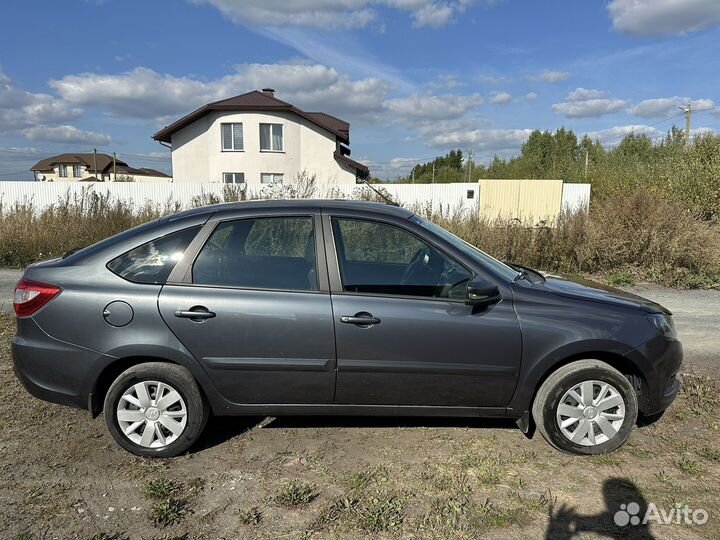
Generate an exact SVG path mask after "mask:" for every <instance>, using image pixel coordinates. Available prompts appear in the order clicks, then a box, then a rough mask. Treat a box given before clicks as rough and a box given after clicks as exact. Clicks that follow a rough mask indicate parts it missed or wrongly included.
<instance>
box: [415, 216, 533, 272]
mask: <svg viewBox="0 0 720 540" xmlns="http://www.w3.org/2000/svg"><path fill="white" fill-rule="evenodd" d="M410 220H411V221H413V222H415V223H417V224H418V225H421V226H423V227H425V228H426V229H427V230H429V231H431V232H433V233H435V234H437V235H438V236H440V237H442V238H443V239H444V240H446V241H447V242H449V243H451V244H452V245H453V246H455V247H456V248H458V249H459V250H460V251H462V252H463V253H465V254H466V255H468V256H470V257H472V258H473V259H476V260H479V261H480V262H481V264H483V265H484V266H486V267H489V268H490V270H492V271H493V272H495V273H496V274H499V275H500V276H502V277H504V278H505V279H507V280H508V281H513V280H514V279H515V278H516V277H518V275H520V273H519V272H517V271H515V270H513V269H512V268H510V267H509V266H508V265H506V264H504V263H501V262H500V261H498V260H497V259H495V258H494V257H491V256H490V255H488V254H487V253H485V252H484V251H480V250H479V249H478V248H476V247H475V246H473V245H471V244H468V243H467V242H466V241H465V240H463V239H461V238H458V237H457V236H455V235H454V234H452V233H451V232H449V231H446V230H445V229H443V228H442V227H440V226H439V225H435V224H434V223H433V222H432V221H428V220H427V219H425V218H421V217H420V216H417V215H416V216H413V217H411V218H410Z"/></svg>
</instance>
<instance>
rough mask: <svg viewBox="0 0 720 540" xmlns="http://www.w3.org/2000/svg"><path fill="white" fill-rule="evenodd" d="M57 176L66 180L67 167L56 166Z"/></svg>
mask: <svg viewBox="0 0 720 540" xmlns="http://www.w3.org/2000/svg"><path fill="white" fill-rule="evenodd" d="M58 176H59V177H60V178H67V165H60V166H58Z"/></svg>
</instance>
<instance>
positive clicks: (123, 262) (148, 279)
mask: <svg viewBox="0 0 720 540" xmlns="http://www.w3.org/2000/svg"><path fill="white" fill-rule="evenodd" d="M199 230H200V226H196V227H190V228H188V229H183V230H182V231H177V232H174V233H170V234H166V235H165V236H161V237H160V238H156V239H155V240H151V241H150V242H146V243H144V244H142V245H141V246H138V247H136V248H135V249H131V250H130V251H128V252H127V253H124V254H122V255H120V256H119V257H116V258H114V259H113V260H112V261H110V262H109V263H108V265H107V267H108V269H109V270H110V271H111V272H113V273H114V274H117V275H118V276H120V277H121V278H124V279H127V280H128V281H132V282H134V283H148V284H149V283H152V284H163V283H165V282H166V281H167V278H168V276H169V275H170V272H172V270H173V268H175V264H176V263H177V262H178V261H179V260H180V259H181V258H182V256H183V254H184V253H185V250H186V249H187V247H188V246H189V245H190V242H192V239H193V238H195V235H196V234H197V232H198V231H199Z"/></svg>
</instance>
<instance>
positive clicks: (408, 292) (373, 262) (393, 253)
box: [332, 218, 472, 300]
mask: <svg viewBox="0 0 720 540" xmlns="http://www.w3.org/2000/svg"><path fill="white" fill-rule="evenodd" d="M332 225H333V235H334V237H335V247H336V250H337V255H338V265H339V268H340V277H341V279H342V285H343V290H345V291H346V292H352V293H366V294H381V295H398V296H419V297H426V298H448V299H456V300H464V298H465V286H466V285H467V282H468V281H469V280H470V278H472V272H470V271H469V270H468V269H467V268H465V267H464V266H462V265H461V264H460V263H458V262H457V261H455V260H454V259H452V258H450V257H449V256H447V255H446V254H444V253H443V252H441V251H439V250H438V249H436V248H434V247H433V246H431V245H430V244H428V243H426V242H424V241H423V240H421V239H420V238H418V237H417V236H415V235H414V234H412V233H410V232H409V231H407V230H405V229H402V228H400V227H395V226H393V225H389V224H386V223H379V222H375V221H365V220H359V219H343V218H333V220H332Z"/></svg>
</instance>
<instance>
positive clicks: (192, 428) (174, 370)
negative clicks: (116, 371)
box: [104, 362, 210, 458]
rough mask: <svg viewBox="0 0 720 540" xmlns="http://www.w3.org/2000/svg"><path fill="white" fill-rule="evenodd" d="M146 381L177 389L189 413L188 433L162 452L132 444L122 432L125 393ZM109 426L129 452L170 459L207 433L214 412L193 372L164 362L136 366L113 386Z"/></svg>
mask: <svg viewBox="0 0 720 540" xmlns="http://www.w3.org/2000/svg"><path fill="white" fill-rule="evenodd" d="M143 381H158V382H162V383H166V384H168V385H170V386H171V387H172V388H173V389H175V390H176V391H177V392H178V393H179V394H180V396H181V397H182V399H183V401H184V402H185V407H186V409H187V421H186V424H185V429H184V430H183V431H182V433H181V434H180V435H179V436H178V437H177V439H176V440H175V441H173V442H171V443H170V444H168V445H167V446H163V447H161V448H148V447H145V446H141V445H140V444H137V443H135V442H134V441H131V440H130V439H129V438H128V437H127V436H126V435H125V434H124V433H123V432H122V430H121V428H120V425H119V423H118V419H117V407H118V403H119V401H120V398H121V397H122V395H123V393H124V392H125V391H126V390H127V389H129V388H130V387H131V386H133V385H135V384H137V383H139V382H143ZM104 409H105V423H106V424H107V427H108V430H109V431H110V434H111V435H112V437H113V439H115V442H117V443H118V444H119V445H120V446H122V447H123V448H124V449H125V450H128V451H129V452H132V453H133V454H135V455H138V456H143V457H159V458H168V457H175V456H178V455H180V454H182V453H183V452H185V451H187V450H188V449H189V448H190V447H191V446H192V445H193V444H194V443H195V442H196V441H197V440H198V439H199V438H200V435H201V434H202V432H203V430H204V429H205V425H206V424H207V421H208V417H209V414H210V408H209V407H208V405H207V403H206V402H205V399H204V397H203V395H202V392H201V391H200V388H199V387H198V384H197V382H196V381H195V379H194V377H193V376H192V375H191V374H190V372H189V371H188V370H187V369H185V368H184V367H182V366H178V365H176V364H169V363H163V362H148V363H145V364H139V365H137V366H133V367H131V368H130V369H127V370H126V371H124V372H122V373H121V374H120V375H119V376H118V378H117V379H115V381H114V382H113V383H112V385H111V386H110V389H109V390H108V392H107V394H106V396H105V405H104Z"/></svg>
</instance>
